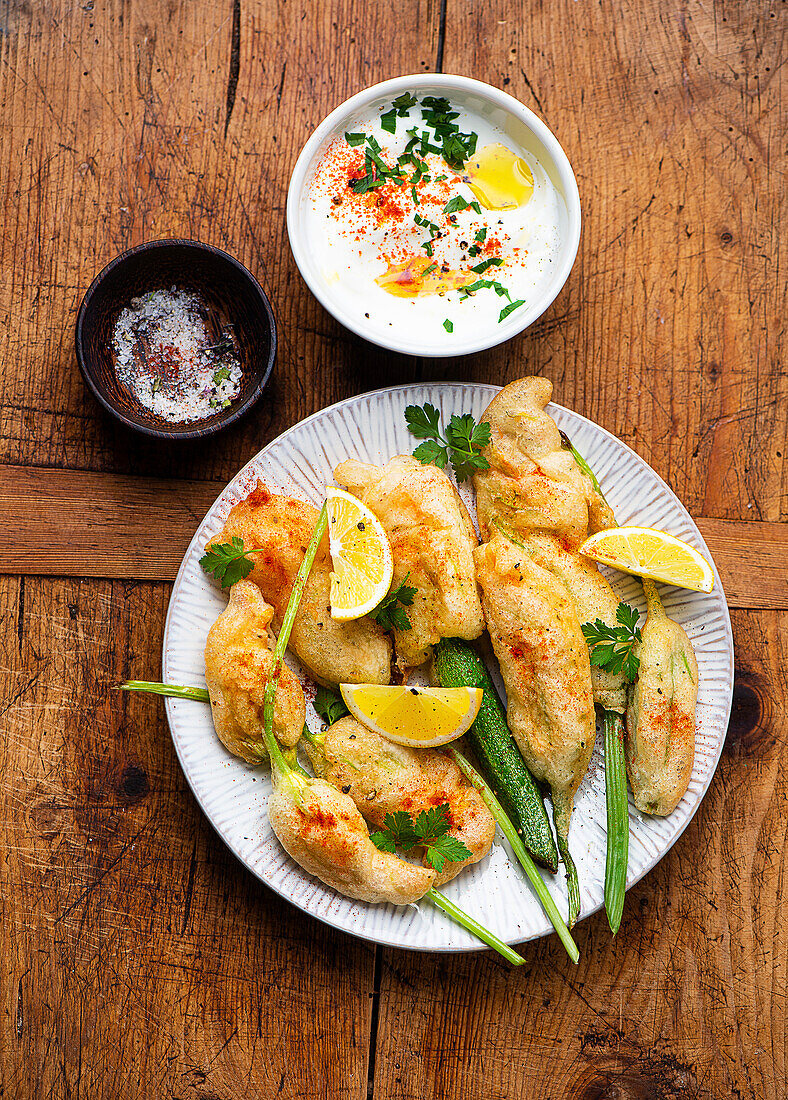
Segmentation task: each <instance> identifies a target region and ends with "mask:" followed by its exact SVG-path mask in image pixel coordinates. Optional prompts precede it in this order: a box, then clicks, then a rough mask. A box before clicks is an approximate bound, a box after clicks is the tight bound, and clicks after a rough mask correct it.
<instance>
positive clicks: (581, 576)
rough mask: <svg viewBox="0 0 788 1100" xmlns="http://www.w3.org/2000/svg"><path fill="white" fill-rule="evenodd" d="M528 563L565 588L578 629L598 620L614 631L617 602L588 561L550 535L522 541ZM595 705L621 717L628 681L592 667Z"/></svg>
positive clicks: (528, 537) (527, 538)
mask: <svg viewBox="0 0 788 1100" xmlns="http://www.w3.org/2000/svg"><path fill="white" fill-rule="evenodd" d="M521 541H522V544H523V546H524V547H525V548H526V549H527V550H528V554H529V556H530V558H531V561H533V562H535V563H536V564H537V565H540V566H541V567H542V569H546V570H547V571H548V572H549V573H552V574H553V576H554V577H556V578H557V579H558V580H559V581H560V582H563V584H565V585H566V588H567V590H568V592H569V595H570V596H571V598H572V602H573V603H574V605H575V610H576V611H577V617H578V619H579V620H580V623H581V625H582V624H583V623H592V622H593V621H594V620H595V619H601V620H602V622H603V623H606V624H607V625H608V626H612V627H615V626H617V625H618V623H617V621H616V611H617V610H618V604H619V599H618V596H617V595H616V594H615V592H614V591H613V589H612V588H611V587H610V585H609V584H608V582H607V581H606V580H605V578H604V577H603V576H602V574H601V573H600V572H599V570H598V569H597V567H596V566H595V565H594V563H593V562H592V561H591V559H590V558H584V557H583V556H582V555H581V554H576V553H575V552H574V551H572V550H567V549H566V548H565V547H564V546H563V544H562V543H561V542H559V541H558V539H557V538H555V537H554V536H553V535H541V534H535V535H527V536H524V537H523V539H522V540H521ZM591 686H592V688H593V691H594V702H595V703H598V704H599V706H600V707H603V708H604V709H605V710H614V711H616V712H617V713H618V714H623V713H624V711H625V710H626V706H627V680H626V677H625V676H624V673H623V672H608V671H607V670H606V669H603V668H599V667H598V666H597V665H592V666H591Z"/></svg>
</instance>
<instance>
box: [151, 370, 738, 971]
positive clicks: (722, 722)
mask: <svg viewBox="0 0 788 1100" xmlns="http://www.w3.org/2000/svg"><path fill="white" fill-rule="evenodd" d="M496 392H497V387H494V386H483V385H474V384H463V383H444V384H432V385H429V384H428V385H414V386H397V387H394V388H391V389H386V390H378V391H376V392H374V393H368V394H363V395H362V396H360V397H352V398H350V399H349V400H347V401H343V402H340V403H339V404H337V405H332V406H331V407H330V408H328V409H323V410H322V411H321V412H319V413H315V414H314V416H310V417H309V418H308V419H307V420H304V421H302V422H301V423H300V424H296V425H295V426H294V427H292V428H290V429H289V430H288V431H286V432H285V433H284V434H283V435H281V436H279V438H278V439H275V440H274V441H273V442H272V443H270V444H269V445H268V446H267V447H265V448H264V449H263V450H262V451H260V453H259V454H258V455H257V456H256V457H255V458H253V459H252V461H251V462H249V463H248V464H247V465H246V466H245V467H244V468H243V470H241V472H240V473H239V474H238V475H237V476H236V477H235V478H234V479H233V480H232V481H231V482H230V484H229V485H228V486H227V488H226V489H225V490H224V492H223V493H221V495H220V496H219V498H218V499H217V500H216V502H215V503H214V505H213V507H212V508H211V509H210V511H209V512H208V514H207V516H206V517H205V519H204V520H203V521H202V523H201V524H200V526H199V527H198V529H197V533H196V534H195V536H194V538H193V539H192V542H191V545H190V546H189V549H188V551H187V552H186V556H185V558H184V559H183V563H182V565H181V568H180V570H179V572H178V576H177V578H176V580H175V586H174V588H173V591H172V597H171V600H170V606H169V611H168V614H167V623H166V628H165V634H164V654H163V678H164V680H165V681H167V682H169V683H176V684H197V685H202V684H203V683H204V679H203V677H204V661H203V649H204V646H205V638H206V635H207V633H208V630H209V628H210V626H211V624H212V623H213V621H214V619H215V618H216V617H217V615H218V614H219V613H220V612H221V611H222V609H223V607H224V606H225V597H224V596H223V595H222V594H221V592H220V591H219V590H218V588H217V587H216V586H215V585H214V584H212V583H211V582H210V581H209V580H208V578H207V576H206V575H205V573H203V571H202V569H201V568H200V564H199V559H200V556H201V554H202V552H203V547H204V545H205V543H206V541H207V540H208V539H209V538H210V537H211V536H212V535H214V534H216V533H217V532H218V531H220V530H221V527H222V525H223V523H224V520H225V517H226V516H227V513H228V512H229V510H230V508H231V507H232V506H233V504H235V503H237V502H238V501H239V500H241V499H242V498H243V497H244V496H246V494H247V493H248V492H249V491H250V490H251V489H252V488H253V487H254V484H255V482H256V480H257V478H258V477H259V478H261V479H262V480H263V481H264V482H265V483H266V485H267V486H268V487H269V488H270V489H272V490H274V491H275V492H283V493H287V494H290V495H294V496H298V497H301V498H302V499H304V500H309V501H311V502H313V503H314V504H315V505H319V504H320V503H321V501H322V498H323V488H324V486H325V485H326V484H327V483H329V484H330V483H331V481H332V480H333V479H332V470H333V469H334V467H335V466H336V465H337V464H338V463H339V462H340V461H342V460H343V459H345V458H349V457H354V458H359V459H362V460H366V461H368V462H374V463H384V462H386V461H388V459H390V458H391V457H393V456H394V455H395V454H399V453H403V452H405V453H409V452H410V451H411V450H412V449H413V446H414V444H415V441H414V439H413V437H412V436H411V435H410V434H409V432H408V430H407V428H406V426H405V419H404V410H405V407H406V406H407V405H410V404H418V405H421V404H423V403H424V402H425V401H431V402H432V404H434V405H436V406H437V407H438V408H439V409H440V410H441V412H442V414H443V416H444V418H447V417H449V416H450V415H451V414H452V413H455V412H456V413H463V412H471V413H473V414H474V416H475V417H476V418H477V419H478V418H479V417H480V416H481V414H482V413H483V412H484V409H485V408H486V407H487V405H488V404H489V402H490V400H491V399H492V397H493V396H494V394H495V393H496ZM549 411H550V413H551V414H552V415H553V416H554V417H555V419H556V421H557V423H558V424H559V426H560V427H561V428H562V429H563V430H564V431H565V432H566V433H567V434H568V435H569V436H570V438H571V439H572V441H573V443H574V444H575V446H576V447H577V448H578V450H579V451H580V452H581V454H583V455H584V456H585V457H586V458H587V459H588V460H589V462H590V463H591V465H592V466H593V468H594V470H595V471H596V473H597V475H598V477H599V479H600V481H601V483H602V486H603V488H604V490H605V494H606V496H607V497H608V499H609V501H610V503H611V505H612V506H613V508H614V509H615V512H616V517H617V519H618V521H619V522H620V523H637V524H642V525H645V526H653V527H661V528H664V529H665V530H667V531H670V532H672V533H673V534H675V535H678V536H679V537H680V538H683V539H685V540H686V541H687V542H689V543H691V544H692V545H693V546H696V547H697V548H698V549H699V550H700V551H702V553H704V554H705V555H706V556H707V557H708V558H709V559H710V558H711V556H710V554H709V551H708V549H707V547H706V545H705V543H704V541H703V539H702V538H701V535H700V532H699V531H698V529H697V527H696V526H695V524H694V523H693V522H692V520H691V519H690V516H689V514H688V513H687V511H686V509H685V508H684V506H683V505H682V504H681V503H680V501H679V500H678V498H677V497H676V496H675V495H674V493H673V492H672V491H671V490H670V489H669V488H668V486H667V485H666V484H665V483H664V482H663V481H662V480H661V478H659V477H658V476H657V475H656V474H655V473H654V471H653V470H652V469H651V468H650V467H649V466H648V465H647V464H646V463H645V462H644V461H643V460H642V459H641V458H639V457H638V456H637V455H636V454H635V453H634V451H631V450H630V449H629V447H627V446H626V445H625V444H623V443H621V442H620V441H619V440H618V439H616V438H615V437H614V436H612V435H610V434H609V433H608V432H606V431H604V430H603V429H602V428H599V427H597V425H595V424H593V423H591V421H589V420H586V419H585V418H584V417H582V416H578V415H577V414H576V413H573V412H570V411H569V410H568V409H564V408H562V407H561V406H559V405H550V406H549ZM463 492H464V494H465V496H466V500H468V499H470V496H469V494H468V493H465V490H463ZM715 572H716V571H715ZM608 576H609V577H610V578H611V579H612V580H613V583H614V586H615V588H616V590H617V591H618V592H619V593H620V595H621V598H622V599H625V600H627V601H628V602H630V603H632V604H635V605H637V606H638V607H640V609H641V611H645V603H644V600H643V594H642V590H641V588H640V585H639V583H638V582H637V581H635V579H634V578H632V577H628V576H625V575H623V574H620V573H616V574H615V575H614V576H613V575H612V574H610V573H609V574H608ZM662 596H663V599H664V602H665V606H666V608H667V610H668V613H669V614H670V615H671V616H672V617H673V618H675V619H677V620H678V621H679V622H680V623H681V624H682V625H683V626H684V628H685V629H686V631H687V633H688V634H689V636H690V638H691V639H692V643H693V645H694V647H695V652H696V654H697V658H698V666H699V669H700V693H699V697H698V712H697V738H696V746H697V747H696V757H695V768H694V770H693V773H692V779H691V781H690V784H689V789H688V790H687V793H686V794H685V795H684V797H683V798H682V800H681V802H680V803H679V806H678V807H677V808H676V810H675V811H674V812H673V813H672V814H671V815H670V817H667V818H657V817H647V816H645V815H643V814H640V813H639V812H638V811H637V810H636V809H635V807H634V806H633V805H632V802H631V801H630V807H629V813H630V826H631V839H630V853H629V874H628V878H627V885H628V886H631V885H632V884H633V883H635V882H637V881H638V880H639V879H640V878H642V877H643V875H645V874H646V872H647V871H649V870H650V869H651V868H652V867H653V866H654V865H655V864H656V863H657V862H658V860H660V859H661V858H662V856H663V855H664V854H665V852H667V850H668V849H669V848H670V846H671V845H672V844H673V843H674V842H675V840H676V839H677V838H678V837H679V836H680V835H681V833H682V832H683V830H684V829H685V828H686V826H687V824H688V822H689V821H690V819H691V818H692V815H693V814H694V813H695V811H696V810H697V808H698V805H699V804H700V801H701V799H702V798H703V795H704V794H705V792H706V789H707V788H708V786H709V783H710V781H711V777H712V775H713V774H714V769H715V768H716V766H717V761H718V759H719V756H720V752H721V750H722V745H723V741H724V737H725V730H726V728H727V725H728V717H729V714H730V706H731V695H732V685H733V643H732V638H731V628H730V619H729V617H728V609H727V606H726V603H725V597H724V594H723V591H722V585H721V583H720V579H719V576H717V577H716V585H715V589H714V592H713V593H712V594H711V595H708V596H705V595H700V594H696V593H692V592H686V591H683V590H681V589H677V588H670V587H664V588H663V591H662ZM292 667H294V668H296V669H297V667H298V666H297V665H296V664H293V665H292ZM305 687H306V688H307V694H308V698H309V697H310V695H309V688H310V684H309V681H308V680H306V681H305ZM166 706H167V718H168V721H169V724H170V730H171V732H172V738H173V741H174V743H175V749H176V751H177V753H178V758H179V760H180V762H181V766H182V767H183V770H184V772H185V774H186V777H187V779H188V781H189V783H190V785H191V788H192V790H193V791H194V794H195V796H196V798H197V800H198V802H199V803H200V805H201V807H202V809H203V810H204V811H205V813H206V814H207V816H208V818H209V820H210V821H211V823H212V824H213V826H214V827H215V829H216V830H217V832H218V833H219V835H220V836H221V837H222V839H223V840H224V841H225V843H226V844H227V845H228V846H229V847H230V849H231V850H232V851H233V852H234V853H235V855H236V856H238V858H239V859H240V860H241V861H242V862H243V863H244V864H245V865H246V866H247V867H248V868H249V870H250V871H252V872H253V873H254V874H255V875H257V876H258V878H260V879H261V880H262V881H263V882H265V883H267V884H268V885H269V886H270V887H271V888H272V889H274V890H276V891H277V892H278V893H279V894H281V895H282V897H285V898H287V899H288V901H291V902H293V904H294V905H297V906H298V907H299V908H300V909H302V910H304V912H306V913H310V914H311V915H312V916H315V917H318V918H319V919H320V920H324V921H326V923H328V924H331V925H333V926H334V927H336V928H341V929H343V930H344V931H346V932H350V933H352V934H353V935H356V936H361V937H363V938H364V939H368V940H372V941H374V942H376V943H381V944H388V945H392V946H396V947H405V948H411V949H417V950H424V951H469V950H474V949H479V948H480V947H481V946H482V945H480V944H479V943H478V941H476V940H475V939H474V938H473V937H472V936H471V935H470V934H469V933H467V932H465V931H464V930H463V929H462V928H459V927H458V926H457V925H455V924H454V923H453V922H452V921H450V920H449V919H448V918H447V917H445V916H444V915H443V914H442V913H439V912H438V911H436V910H435V909H434V908H433V907H432V906H431V905H430V904H429V903H428V902H422V903H421V904H420V905H419V906H415V905H414V906H406V907H396V906H390V905H367V904H364V903H361V902H355V901H352V900H350V899H349V898H345V897H342V896H341V895H340V894H337V893H335V892H334V891H333V890H331V889H329V888H328V887H326V886H323V884H322V883H320V882H319V881H317V879H314V878H312V877H311V876H310V875H308V874H306V873H305V872H304V871H302V870H301V869H300V868H299V867H298V866H297V865H296V864H295V863H293V861H292V860H291V859H290V858H289V857H288V856H287V855H286V853H285V852H284V850H283V849H282V848H281V847H280V846H279V843H278V841H277V840H276V838H275V837H274V835H273V833H272V831H271V829H270V826H269V824H268V818H267V814H266V800H267V797H268V793H269V790H270V782H269V778H268V773H267V771H266V770H264V769H259V768H257V769H255V768H251V767H249V766H248V765H246V764H244V763H243V762H242V761H240V760H238V759H237V758H236V757H234V756H231V755H230V754H229V753H228V752H227V751H226V750H225V749H224V748H223V746H222V745H221V743H220V742H219V740H218V738H217V737H216V734H215V733H214V730H213V724H212V722H211V714H210V709H209V708H208V707H207V706H205V705H204V704H201V703H193V702H189V701H185V700H180V699H167V701H166ZM311 709H312V708H311V707H308V708H307V710H308V711H310V710H311ZM313 718H314V722H313V723H312V722H310V724H313V726H314V728H315V729H317V728H319V722H318V720H317V718H316V717H315V716H314V715H313ZM570 844H571V848H572V852H573V854H574V857H575V862H576V864H577V868H578V872H579V875H580V884H581V896H582V916H583V917H586V916H588V915H589V914H590V913H593V912H595V911H596V910H597V909H599V907H600V906H601V905H602V902H603V882H604V870H605V796H604V767H603V763H602V756H601V752H600V741H599V739H598V741H597V748H596V750H595V752H594V756H593V758H592V760H591V766H590V768H589V770H588V774H587V776H586V778H585V779H584V780H583V783H582V785H581V787H580V790H579V792H578V795H577V798H576V800H575V812H574V816H573V818H572V826H571V832H570ZM545 881H547V882H548V883H549V885H550V888H551V890H552V891H553V894H554V896H555V897H556V898H557V900H558V902H559V906H560V907H561V908H563V910H564V911H565V909H566V902H565V898H566V891H565V885H564V879H563V875H562V874H561V872H560V871H559V873H558V874H557V875H555V876H551V875H550V874H549V873H547V872H545ZM445 892H446V893H447V894H448V895H449V897H451V899H452V900H453V901H455V902H456V903H457V904H458V905H460V906H461V907H462V908H463V909H465V910H466V911H467V912H468V913H470V914H471V915H472V916H474V917H476V918H477V919H478V920H480V921H481V922H482V923H483V924H485V925H486V926H487V927H488V928H490V929H491V930H492V931H494V932H495V933H496V934H497V935H498V936H500V937H501V939H503V940H506V941H507V942H509V943H518V942H522V941H524V940H529V939H533V938H535V937H537V936H543V935H545V934H547V933H549V932H551V931H552V928H551V926H550V924H549V922H548V921H547V918H546V917H545V916H544V913H543V911H542V909H541V907H540V905H539V904H538V902H537V901H536V900H535V898H534V895H533V893H532V891H531V888H530V885H529V884H528V881H527V880H526V878H525V876H524V874H522V872H521V871H520V868H519V866H518V865H517V864H516V863H512V862H511V861H510V859H509V858H508V851H507V845H506V843H505V842H504V841H503V840H501V839H500V838H499V840H498V841H496V843H495V844H494V845H493V849H492V851H491V853H490V855H489V856H488V857H487V858H486V859H484V860H482V861H481V863H478V864H476V865H475V866H474V867H471V868H469V869H468V870H466V871H464V872H463V873H462V874H461V875H460V876H459V877H458V878H457V879H455V880H454V881H453V882H451V883H449V884H448V886H446V887H445Z"/></svg>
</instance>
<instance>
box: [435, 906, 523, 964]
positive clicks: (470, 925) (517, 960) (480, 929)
mask: <svg viewBox="0 0 788 1100" xmlns="http://www.w3.org/2000/svg"><path fill="white" fill-rule="evenodd" d="M424 897H425V898H429V900H430V901H431V902H432V904H433V905H437V907H438V908H439V909H442V910H443V912H444V913H447V914H448V915H449V916H450V917H452V918H453V919H454V920H456V921H457V924H461V925H462V927H463V928H467V929H468V931H469V932H472V933H473V934H474V936H477V937H478V938H479V939H480V940H481V941H482V943H486V944H487V946H488V947H492V948H493V949H494V950H495V951H497V952H498V954H499V955H502V956H503V957H504V958H505V959H506V961H507V962H510V963H511V964H512V966H522V965H523V963H524V962H525V959H524V958H523V957H522V955H518V954H517V952H516V951H513V950H512V948H511V947H509V945H508V944H506V943H504V942H503V940H499V939H498V937H497V936H495V935H493V933H492V932H490V931H488V930H487V929H486V928H485V927H484V925H483V924H479V922H478V921H476V920H474V919H473V917H469V916H468V914H467V913H464V912H463V910H462V909H460V908H459V907H458V906H456V905H455V904H454V902H453V901H449V899H448V898H447V897H446V895H445V894H441V893H439V891H438V890H435V889H434V888H433V889H432V890H428V891H427V893H426V894H425V895H424Z"/></svg>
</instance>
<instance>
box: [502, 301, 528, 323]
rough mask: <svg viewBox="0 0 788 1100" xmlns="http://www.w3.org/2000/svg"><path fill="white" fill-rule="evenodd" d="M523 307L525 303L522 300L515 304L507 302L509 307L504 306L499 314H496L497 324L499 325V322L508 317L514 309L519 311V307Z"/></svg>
mask: <svg viewBox="0 0 788 1100" xmlns="http://www.w3.org/2000/svg"><path fill="white" fill-rule="evenodd" d="M524 305H525V302H524V301H523V300H522V298H521V299H519V300H518V301H516V302H509V305H508V306H504V307H503V309H502V310H501V312H500V313H499V314H498V324H499V325H500V323H501V321H503V320H504V319H505V318H506V317H508V316H509V314H510V313H512V312H513V311H514V310H515V309H519V308H520V306H524Z"/></svg>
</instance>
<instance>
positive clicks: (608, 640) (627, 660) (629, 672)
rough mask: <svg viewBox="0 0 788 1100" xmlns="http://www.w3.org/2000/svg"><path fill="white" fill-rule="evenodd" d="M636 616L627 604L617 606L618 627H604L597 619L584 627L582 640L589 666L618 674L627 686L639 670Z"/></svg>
mask: <svg viewBox="0 0 788 1100" xmlns="http://www.w3.org/2000/svg"><path fill="white" fill-rule="evenodd" d="M639 618H640V613H639V612H638V610H637V609H636V608H634V607H630V606H629V604H625V603H620V604H619V605H618V608H617V610H616V622H617V623H618V624H619V625H618V626H608V625H607V623H604V622H603V621H602V620H601V619H595V620H594V622H593V623H584V624H583V626H582V628H581V629H582V631H583V637H584V638H585V640H586V642H587V644H588V650H589V657H590V658H591V664H592V665H594V666H595V667H597V668H603V669H605V671H606V672H611V673H613V674H617V673H619V672H622V673H623V674H624V676H625V678H626V679H627V680H628V681H629V683H630V684H631V683H634V681H635V680H636V678H637V674H638V669H639V668H640V658H639V657H638V655H637V652H636V646H637V644H638V643H639V642H640V640H641V634H640V630H639V628H638V625H637V623H638V619H639Z"/></svg>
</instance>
